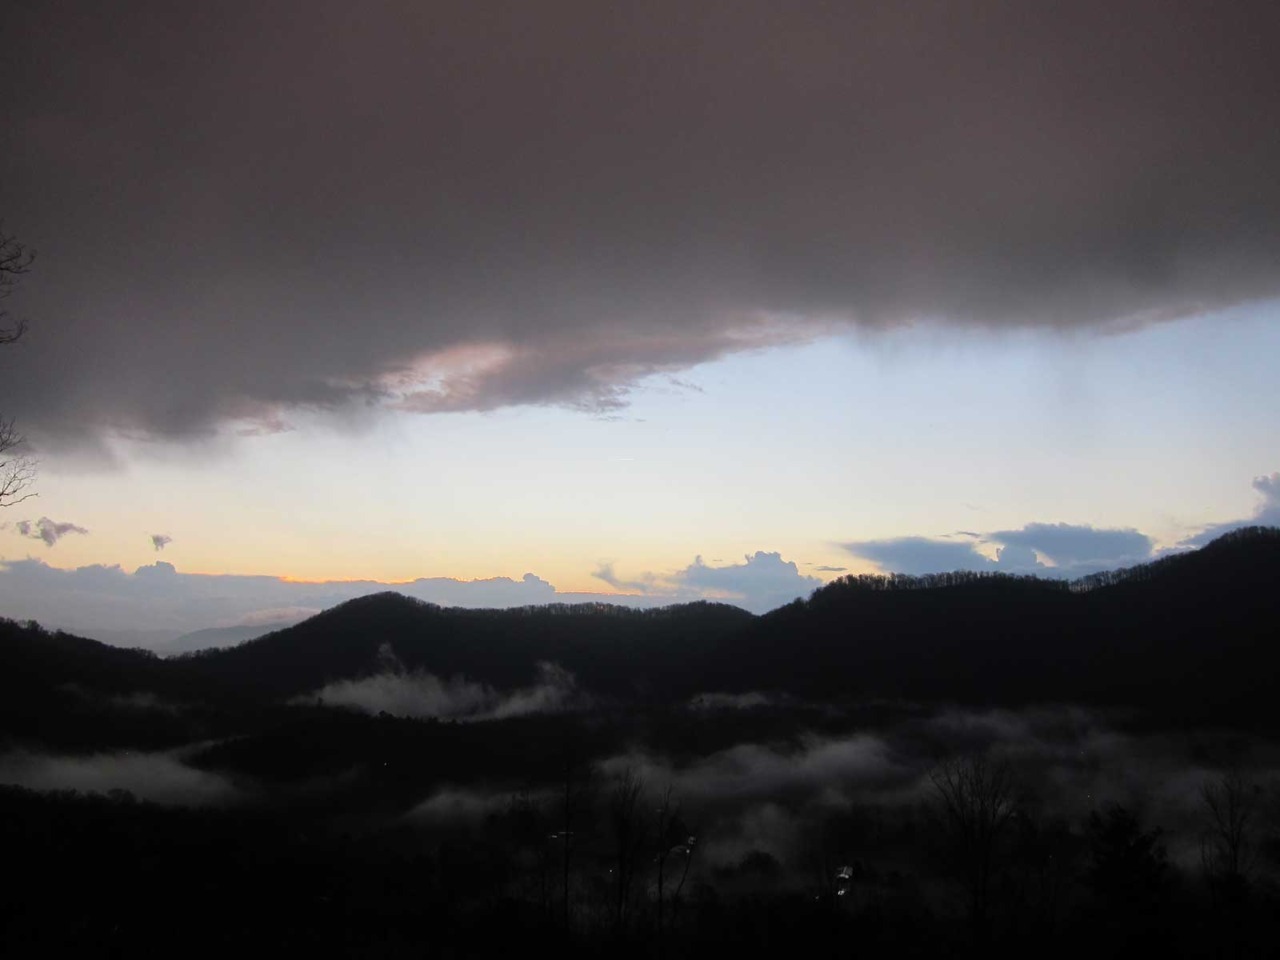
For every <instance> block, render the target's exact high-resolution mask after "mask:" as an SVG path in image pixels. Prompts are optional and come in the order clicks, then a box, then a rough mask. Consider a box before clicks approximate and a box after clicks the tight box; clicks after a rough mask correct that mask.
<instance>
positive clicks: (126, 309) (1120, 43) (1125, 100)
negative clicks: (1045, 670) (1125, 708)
mask: <svg viewBox="0 0 1280 960" xmlns="http://www.w3.org/2000/svg"><path fill="white" fill-rule="evenodd" d="M5 26H6V30H7V31H8V34H7V38H8V40H9V41H10V42H9V44H8V47H9V48H10V49H12V50H14V51H16V53H15V55H13V56H6V57H4V58H3V59H2V60H0V85H3V88H4V89H6V90H15V91H22V92H23V95H22V96H15V97H13V98H12V99H11V102H10V103H8V104H7V114H6V118H5V126H6V131H7V132H8V133H10V134H11V136H12V137H13V140H14V142H17V143H21V144H22V149H21V150H5V151H2V152H0V182H3V183H4V184H5V185H6V187H7V188H8V189H7V191H6V197H7V198H6V205H7V208H6V210H5V211H4V215H5V218H6V228H7V229H8V230H11V231H13V232H14V233H16V234H17V235H19V237H20V238H21V239H22V240H23V241H24V242H25V243H28V244H29V245H30V246H32V247H33V248H36V249H38V250H39V251H40V254H41V257H40V260H39V262H38V264H37V267H36V269H35V270H33V271H32V273H31V275H30V276H29V277H26V278H24V281H23V283H22V285H21V287H20V288H19V290H18V299H16V300H15V301H14V306H15V313H18V312H20V313H21V314H22V315H24V316H29V317H31V318H33V319H35V320H38V323H33V325H32V331H31V335H30V336H29V337H27V338H26V339H25V341H24V344H23V350H24V355H23V360H24V362H23V363H21V364H18V365H15V366H13V367H11V368H7V369H6V373H5V407H6V410H5V413H6V416H14V417H16V418H17V420H18V422H20V423H22V424H23V425H24V427H25V428H26V431H27V433H28V436H29V437H30V438H31V440H32V442H33V443H35V444H38V445H40V446H41V447H44V448H55V447H59V446H61V447H78V448H88V449H92V448H94V447H95V445H97V448H98V449H104V448H105V446H104V445H106V443H107V441H106V440H105V439H104V438H106V437H109V436H110V435H111V434H113V433H114V432H120V433H123V434H126V435H128V436H131V437H162V438H182V439H186V438H192V437H198V436H205V435H207V434H208V433H210V432H211V431H215V430H218V429H220V428H222V427H224V426H226V425H239V426H240V427H241V429H242V431H244V430H247V431H249V432H255V431H256V432H260V433H262V432H278V431H282V430H286V429H288V427H289V422H290V416H291V415H293V414H295V413H296V412H297V411H300V410H301V411H331V412H332V411H343V412H347V413H354V412H359V411H367V410H370V409H374V408H379V407H395V408H400V409H407V410H419V411H424V412H429V413H431V412H441V411H462V410H491V409H495V408H498V407H504V406H511V405H524V404H557V405H563V406H569V407H575V408H579V409H585V410H589V411H595V412H609V411H613V410H616V409H617V408H618V407H619V406H620V405H622V404H625V403H626V400H627V392H628V390H629V389H631V388H632V387H633V386H634V385H635V384H636V383H637V382H639V381H640V380H642V379H644V378H645V377H649V376H652V375H654V374H659V373H661V374H669V373H672V372H677V371H679V370H682V369H685V368H688V367H690V366H692V365H695V364H698V363H703V362H706V361H708V360H711V359H715V358H718V357H723V356H726V355H728V354H731V353H735V352H738V351H744V350H757V349H761V348H767V347H770V346H773V345H777V344H784V343H795V342H798V341H804V340H807V339H810V338H813V337H816V336H820V335H822V334H823V333H824V332H825V331H827V330H831V329H848V328H850V327H854V326H856V327H860V328H863V329H879V328H884V327H888V326H892V325H897V324H904V323H911V322H917V321H920V320H923V319H926V318H927V319H930V320H931V321H933V322H936V323H938V324H942V325H947V324H950V325H958V326H963V327H968V328H977V327H982V328H1003V329H1009V328H1015V327H1019V328H1027V327H1031V328H1048V329H1067V328H1072V329H1081V328H1100V327H1106V328H1116V327H1123V326H1132V325H1137V324H1143V323H1152V322H1158V321H1161V320H1164V319H1168V318H1172V317H1179V316H1186V315H1189V314H1196V313H1203V312H1205V311H1208V310H1212V309H1215V308H1220V307H1224V306H1226V305H1229V304H1233V303H1241V302H1246V301H1250V300H1256V299H1260V298H1265V297H1271V296H1275V295H1276V294H1278V293H1280V273H1278V272H1277V271H1276V270H1275V269H1274V265H1275V263H1276V262H1277V261H1278V260H1280V178H1277V177H1276V176H1275V173H1274V171H1275V170H1276V169H1280V126H1278V125H1277V124H1276V123H1275V104H1274V94H1273V91H1274V90H1276V89H1277V88H1280V58H1277V57H1275V56H1274V55H1273V51H1274V49H1275V48H1276V46H1277V41H1278V40H1280V34H1278V31H1280V20H1278V19H1277V18H1276V17H1275V15H1274V8H1273V5H1272V4H1271V3H1269V2H1262V0H1238V2H1235V3H1231V4H1225V5H1224V4H1221V3H1210V2H1200V0H1190V2H1186V3H1179V4H1177V5H1170V4H1167V3H1160V2H1157V0H1106V2H1104V0H1078V2H1075V3H1070V4H1035V5H1027V4H1020V3H1012V2H1009V3H1001V2H997V3H992V4H984V5H982V6H981V7H980V8H977V9H974V8H970V7H969V6H959V5H957V6H953V5H945V4H943V5H939V4H936V3H930V2H923V0H903V2H899V3H894V4H888V5H883V4H881V5H874V4H873V5H864V4H830V3H825V2H818V0H797V2H793V3H789V4H786V5H779V4H777V3H773V2H770V0H742V2H740V3H735V4H731V5H721V4H694V5H690V4H689V3H687V2H686V0H649V2H647V3H644V4H635V5H627V6H624V7H618V6H616V5H600V4H590V3H583V2H580V0H547V2H545V3H540V4H527V3H514V2H506V0H500V2H498V3H495V4H475V3H469V2H464V0H442V2H437V3H432V4H429V5H420V4H405V3H398V4H395V3H393V4H378V5H375V6H374V7H373V8H365V7H354V6H353V5H351V4H349V3H339V2H337V0H315V2H313V3H309V4H308V6H307V15H306V16H305V17H299V16H297V15H296V11H294V10H293V9H292V8H290V7H289V6H288V5H280V6H276V5H265V6H263V5H252V4H217V5H206V6H202V7H198V8H196V7H191V8H188V7H183V8H181V9H177V8H175V7H174V6H173V5H172V4H168V3H161V2H159V0H139V2H133V3H129V4H124V5H118V4H117V5H101V4H94V3H89V2H87V0H72V2H71V3H70V4H27V5H24V6H23V8H22V10H21V11H20V13H19V14H17V15H15V16H13V17H9V18H7V19H6V23H5ZM1099 37H1105V38H1106V42H1105V43H1099V42H1098V38H1099ZM121 104H129V105H131V107H130V109H124V110H122V109H121V107H120V105H121ZM50 198H56V201H52V200H51V199H50ZM121 211H128V216H121ZM229 343H230V344H234V345H235V349H227V345H228V344H229Z"/></svg>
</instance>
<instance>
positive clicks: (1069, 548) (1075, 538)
mask: <svg viewBox="0 0 1280 960" xmlns="http://www.w3.org/2000/svg"><path fill="white" fill-rule="evenodd" d="M982 544H989V545H994V546H995V547H996V550H995V554H996V555H995V558H994V559H992V558H991V557H988V556H986V555H985V554H984V553H982V552H981V551H980V550H979V549H978V547H979V545H982ZM842 546H843V547H844V548H845V549H846V550H848V551H849V552H850V553H852V554H853V555H854V556H857V557H861V558H862V559H864V560H870V561H871V562H872V563H874V564H876V565H877V566H879V567H880V568H881V569H883V570H885V571H886V572H891V573H905V574H910V575H912V576H919V575H923V574H928V573H949V572H952V571H955V570H972V571H983V570H985V571H991V572H999V573H1011V574H1034V575H1036V576H1045V577H1078V576H1084V575H1085V574H1089V573H1096V572H1098V571H1100V570H1113V569H1117V568H1119V567H1127V566H1133V565H1134V564H1137V563H1144V562H1146V561H1147V560H1150V559H1151V558H1152V548H1153V546H1154V544H1153V541H1152V540H1151V538H1150V537H1148V536H1146V535H1145V534H1142V533H1139V532H1138V531H1136V530H1133V529H1107V528H1100V527H1093V526H1090V525H1088V524H1069V523H1029V524H1027V525H1026V526H1025V527H1022V528H1021V529H1018V530H997V531H994V532H992V533H987V534H983V535H981V536H980V537H976V538H966V539H965V540H964V541H961V542H957V541H954V540H941V539H938V540H934V539H930V538H928V537H895V538H890V539H886V540H864V541H853V542H849V543H844V544H842ZM1046 560H1048V561H1050V562H1048V563H1046V562H1045V561H1046Z"/></svg>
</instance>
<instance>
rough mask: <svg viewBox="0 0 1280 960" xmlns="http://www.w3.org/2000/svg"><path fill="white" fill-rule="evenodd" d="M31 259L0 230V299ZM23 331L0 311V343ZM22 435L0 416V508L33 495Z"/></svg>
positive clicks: (32, 471)
mask: <svg viewBox="0 0 1280 960" xmlns="http://www.w3.org/2000/svg"><path fill="white" fill-rule="evenodd" d="M34 259H35V254H33V253H32V252H31V251H30V250H29V249H27V247H25V246H24V245H23V244H21V243H19V242H18V241H17V240H16V239H15V238H14V237H12V236H11V235H9V234H6V233H4V232H3V231H2V230H0V300H2V299H4V298H6V297H8V296H9V294H10V293H12V292H13V287H14V285H15V284H16V283H17V282H18V278H19V277H21V276H22V275H23V274H24V273H26V272H27V270H28V269H30V267H31V262H32V261H33V260H34ZM26 330H27V325H26V322H25V321H23V320H17V321H14V322H13V323H12V324H11V323H10V322H9V312H8V311H7V310H0V344H7V343H13V342H14V341H15V340H17V339H18V338H19V337H21V336H22V335H23V334H24V333H25V332H26ZM22 446H23V436H22V434H21V433H19V432H18V430H17V428H16V427H15V426H14V422H13V420H12V419H4V418H0V507H8V506H12V505H13V504H15V503H21V502H22V501H23V500H26V499H27V498H28V497H31V496H34V494H33V493H30V492H29V491H28V488H29V487H30V486H31V483H32V481H33V480H34V479H35V461H34V460H32V459H31V458H30V457H28V456H26V455H25V454H23V453H22Z"/></svg>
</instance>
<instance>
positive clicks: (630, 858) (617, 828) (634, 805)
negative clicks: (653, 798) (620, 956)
mask: <svg viewBox="0 0 1280 960" xmlns="http://www.w3.org/2000/svg"><path fill="white" fill-rule="evenodd" d="M609 827H610V830H611V832H612V834H613V844H614V865H613V870H614V877H613V880H614V896H615V900H614V913H613V922H614V926H615V927H617V928H618V929H619V930H621V929H622V924H623V920H624V919H625V917H626V910H627V904H628V903H629V902H630V898H631V888H632V883H633V882H634V880H635V875H636V870H637V868H638V867H639V865H640V861H641V858H642V856H643V854H644V850H645V847H646V846H647V844H648V840H649V822H648V817H647V816H646V815H645V811H644V779H643V778H642V777H640V776H639V775H638V774H637V773H636V772H635V771H634V770H632V769H630V768H628V769H627V770H626V771H624V772H623V773H622V775H621V776H620V777H619V778H618V780H617V782H616V783H615V784H614V786H613V792H612V793H611V794H610V797H609Z"/></svg>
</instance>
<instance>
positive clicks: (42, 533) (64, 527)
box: [13, 517, 89, 547]
mask: <svg viewBox="0 0 1280 960" xmlns="http://www.w3.org/2000/svg"><path fill="white" fill-rule="evenodd" d="M13 526H14V529H16V530H17V531H18V533H20V534H21V535H22V536H24V537H27V538H28V539H30V540H43V541H44V543H45V546H47V547H52V546H53V545H54V544H55V543H57V542H58V541H59V540H61V539H62V538H63V537H65V536H66V535H67V534H68V533H88V532H89V531H88V530H86V529H85V528H84V527H81V526H77V525H76V524H74V523H67V522H62V523H60V522H58V521H57V520H50V519H49V518H48V517H41V518H40V519H39V520H37V521H36V522H35V523H32V522H31V521H30V520H19V521H18V522H17V523H15V524H14V525H13Z"/></svg>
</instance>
